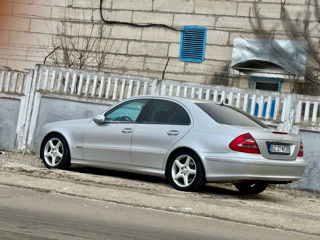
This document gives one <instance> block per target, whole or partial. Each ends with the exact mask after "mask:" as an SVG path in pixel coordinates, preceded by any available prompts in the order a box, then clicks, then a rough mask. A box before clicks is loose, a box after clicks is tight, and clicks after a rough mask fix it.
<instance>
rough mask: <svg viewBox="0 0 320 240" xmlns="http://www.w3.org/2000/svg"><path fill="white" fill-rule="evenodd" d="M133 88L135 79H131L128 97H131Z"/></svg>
mask: <svg viewBox="0 0 320 240" xmlns="http://www.w3.org/2000/svg"><path fill="white" fill-rule="evenodd" d="M132 88H133V80H132V79H130V80H129V88H128V93H127V98H130V97H131V95H132Z"/></svg>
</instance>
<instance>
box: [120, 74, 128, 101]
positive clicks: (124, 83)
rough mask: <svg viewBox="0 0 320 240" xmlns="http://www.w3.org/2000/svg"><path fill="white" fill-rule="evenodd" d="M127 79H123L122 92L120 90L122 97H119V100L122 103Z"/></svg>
mask: <svg viewBox="0 0 320 240" xmlns="http://www.w3.org/2000/svg"><path fill="white" fill-rule="evenodd" d="M126 81H127V80H126V79H122V84H121V90H120V96H119V100H120V101H122V100H123V97H124V89H125V87H126Z"/></svg>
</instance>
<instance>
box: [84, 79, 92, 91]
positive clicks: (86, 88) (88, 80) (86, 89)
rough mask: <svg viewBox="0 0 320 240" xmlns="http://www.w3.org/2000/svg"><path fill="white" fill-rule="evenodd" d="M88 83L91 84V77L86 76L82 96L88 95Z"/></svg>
mask: <svg viewBox="0 0 320 240" xmlns="http://www.w3.org/2000/svg"><path fill="white" fill-rule="evenodd" d="M90 82H91V76H90V74H88V75H87V78H86V87H85V89H84V96H88V94H89V87H90Z"/></svg>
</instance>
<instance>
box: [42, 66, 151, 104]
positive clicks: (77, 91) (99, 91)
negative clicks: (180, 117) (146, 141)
mask: <svg viewBox="0 0 320 240" xmlns="http://www.w3.org/2000/svg"><path fill="white" fill-rule="evenodd" d="M39 71H40V73H39V81H38V84H37V90H38V91H48V92H50V93H56V94H63V95H71V96H79V97H89V98H97V99H104V100H112V101H121V100H123V99H127V98H129V97H131V96H138V95H150V94H155V92H154V91H155V87H156V85H157V80H156V79H150V78H143V77H134V76H128V75H115V74H110V73H109V74H108V73H102V72H95V71H85V70H74V69H66V68H57V67H50V66H41V67H40V69H39Z"/></svg>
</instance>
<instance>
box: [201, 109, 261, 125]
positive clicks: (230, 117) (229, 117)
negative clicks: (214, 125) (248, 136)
mask: <svg viewBox="0 0 320 240" xmlns="http://www.w3.org/2000/svg"><path fill="white" fill-rule="evenodd" d="M196 105H197V106H198V107H200V108H201V109H202V110H203V111H204V112H206V113H207V114H208V115H209V116H210V117H211V118H212V119H213V120H215V121H216V122H218V123H220V124H226V125H234V126H246V127H260V128H267V126H266V125H264V124H263V123H262V122H260V121H259V120H258V119H256V118H254V117H252V116H250V115H249V114H247V113H246V112H243V111H241V110H240V109H237V108H233V107H230V106H226V105H222V104H214V103H196Z"/></svg>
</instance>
